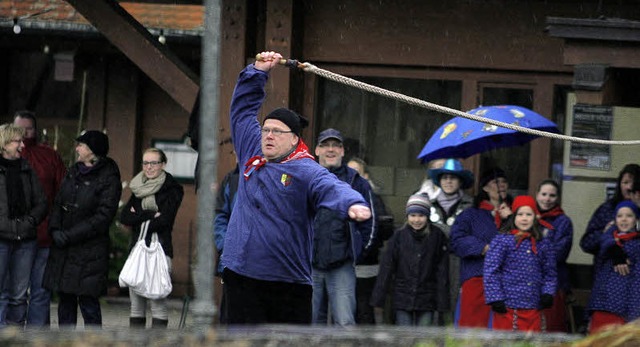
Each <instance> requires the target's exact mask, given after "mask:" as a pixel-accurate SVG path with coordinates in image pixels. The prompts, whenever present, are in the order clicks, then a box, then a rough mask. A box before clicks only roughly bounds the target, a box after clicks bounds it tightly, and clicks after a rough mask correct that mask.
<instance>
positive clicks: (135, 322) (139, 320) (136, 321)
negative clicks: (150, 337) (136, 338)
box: [129, 317, 147, 329]
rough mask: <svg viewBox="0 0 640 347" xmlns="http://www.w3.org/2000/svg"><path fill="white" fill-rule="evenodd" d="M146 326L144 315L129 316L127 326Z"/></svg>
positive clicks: (137, 327)
mask: <svg viewBox="0 0 640 347" xmlns="http://www.w3.org/2000/svg"><path fill="white" fill-rule="evenodd" d="M146 326H147V318H146V317H129V327H130V328H134V329H144V328H146Z"/></svg>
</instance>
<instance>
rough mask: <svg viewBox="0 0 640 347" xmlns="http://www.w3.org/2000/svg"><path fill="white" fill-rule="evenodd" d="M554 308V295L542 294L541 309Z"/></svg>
mask: <svg viewBox="0 0 640 347" xmlns="http://www.w3.org/2000/svg"><path fill="white" fill-rule="evenodd" d="M551 306H553V295H551V294H542V296H541V297H540V308H541V309H543V310H544V309H546V308H549V307H551Z"/></svg>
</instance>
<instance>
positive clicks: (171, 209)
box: [120, 172, 184, 258]
mask: <svg viewBox="0 0 640 347" xmlns="http://www.w3.org/2000/svg"><path fill="white" fill-rule="evenodd" d="M166 175H167V176H166V179H165V181H164V184H162V187H160V190H158V192H156V194H155V199H156V205H158V212H160V215H159V216H158V217H155V218H154V215H155V214H156V212H155V211H150V210H143V209H142V199H140V198H138V197H136V196H135V195H133V194H131V198H129V202H128V203H127V204H126V205H125V206H124V207H123V208H122V212H121V213H120V222H121V223H122V224H124V225H128V226H131V227H133V232H132V234H131V243H130V244H129V251H131V249H132V248H133V246H134V245H135V244H136V242H137V241H138V237H140V226H141V225H142V223H143V222H144V221H146V220H151V222H150V223H149V229H148V230H147V237H146V238H145V241H146V243H147V246H148V245H149V244H150V243H151V236H152V235H153V233H157V234H158V240H159V241H160V244H161V245H162V250H163V251H164V254H166V255H167V256H168V257H170V258H173V244H172V241H171V231H172V230H173V223H174V222H175V220H176V214H178V209H179V208H180V204H181V203H182V196H183V195H184V189H183V188H182V186H181V185H180V184H179V183H178V181H176V180H175V178H173V176H171V174H170V173H168V172H167V173H166ZM131 207H133V208H134V210H135V211H136V212H131Z"/></svg>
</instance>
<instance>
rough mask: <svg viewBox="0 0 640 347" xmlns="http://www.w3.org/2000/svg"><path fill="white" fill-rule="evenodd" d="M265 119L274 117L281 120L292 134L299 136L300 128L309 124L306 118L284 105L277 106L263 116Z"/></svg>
mask: <svg viewBox="0 0 640 347" xmlns="http://www.w3.org/2000/svg"><path fill="white" fill-rule="evenodd" d="M267 119H276V120H279V121H281V122H282V123H284V124H286V125H287V126H288V127H289V128H290V129H291V131H293V133H294V134H296V135H298V136H300V134H301V133H302V129H304V128H306V127H307V125H309V121H308V120H307V119H306V118H304V117H302V116H301V115H299V114H297V113H295V112H293V111H291V110H290V109H288V108H284V107H281V108H277V109H275V110H273V111H271V113H269V114H268V115H267V116H266V117H264V120H265V121H266V120H267ZM262 124H264V122H262Z"/></svg>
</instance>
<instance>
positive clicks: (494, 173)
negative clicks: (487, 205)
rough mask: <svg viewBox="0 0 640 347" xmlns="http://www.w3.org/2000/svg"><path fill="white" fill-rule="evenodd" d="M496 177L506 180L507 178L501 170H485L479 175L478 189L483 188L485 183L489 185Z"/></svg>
mask: <svg viewBox="0 0 640 347" xmlns="http://www.w3.org/2000/svg"><path fill="white" fill-rule="evenodd" d="M498 177H502V178H507V176H506V175H505V173H504V170H502V169H501V168H499V167H494V168H490V169H488V170H485V171H484V172H483V173H482V175H480V180H479V181H478V183H479V187H480V188H482V187H484V186H485V185H486V184H487V183H489V182H490V181H492V180H495V179H496V178H498Z"/></svg>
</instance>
